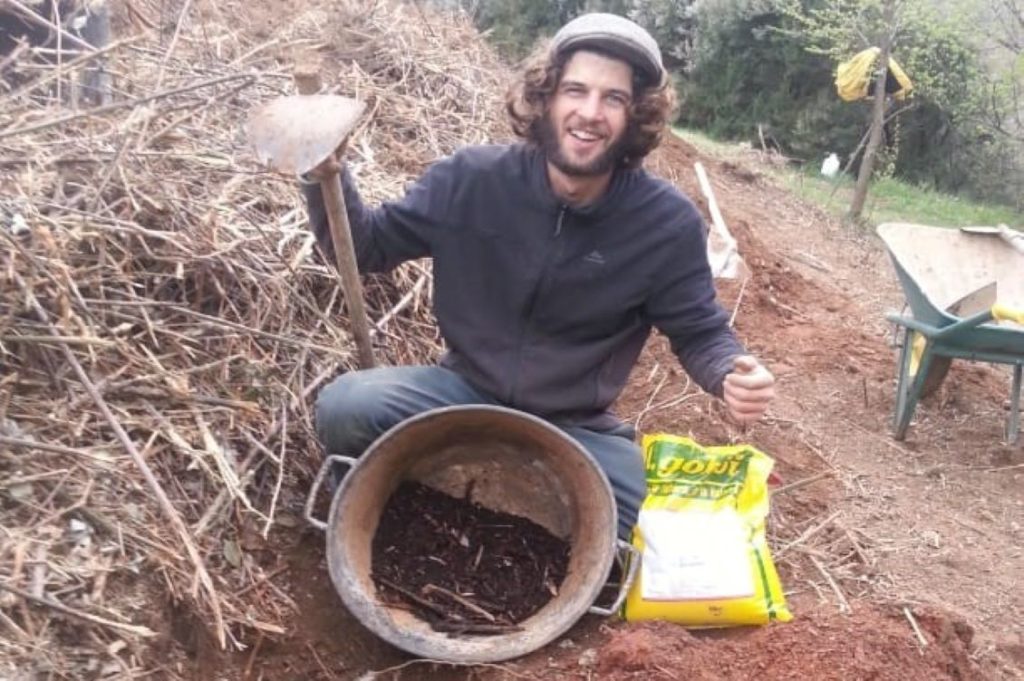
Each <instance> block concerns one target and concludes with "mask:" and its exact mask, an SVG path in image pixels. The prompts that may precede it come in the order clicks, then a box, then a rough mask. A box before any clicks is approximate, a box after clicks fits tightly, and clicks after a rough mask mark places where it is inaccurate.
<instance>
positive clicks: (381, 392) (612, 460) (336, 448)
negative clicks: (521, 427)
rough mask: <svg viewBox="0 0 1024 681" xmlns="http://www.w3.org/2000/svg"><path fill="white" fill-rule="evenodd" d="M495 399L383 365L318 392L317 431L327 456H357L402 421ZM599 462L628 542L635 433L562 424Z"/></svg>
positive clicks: (636, 466)
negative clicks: (418, 415) (438, 410)
mask: <svg viewBox="0 0 1024 681" xmlns="http://www.w3.org/2000/svg"><path fill="white" fill-rule="evenodd" d="M461 404H490V405H496V404H498V401H497V400H495V399H494V398H493V397H491V396H489V395H485V394H483V393H481V392H479V391H478V390H476V389H475V388H474V387H473V386H471V385H470V384H469V383H467V382H466V381H465V380H464V379H463V378H462V377H461V376H459V375H458V374H456V373H455V372H453V371H450V370H448V369H445V368H443V367H438V366H402V367H382V368H377V369H365V370H362V371H351V372H348V373H345V374H342V375H341V376H339V377H338V378H336V379H335V380H334V381H333V382H332V383H331V384H330V385H328V386H327V387H326V388H324V389H323V390H322V391H320V394H319V395H318V396H317V401H316V432H317V436H318V437H319V438H320V443H321V444H322V445H323V446H324V449H326V451H327V452H328V453H330V454H344V455H347V456H359V455H360V454H362V453H363V452H364V451H365V450H366V448H367V447H369V446H370V444H371V443H372V442H373V441H374V440H376V439H377V438H378V437H379V436H380V435H381V434H383V433H384V432H385V431H387V430H388V429H390V428H391V427H392V426H395V425H397V424H398V423H400V422H401V421H404V420H405V419H407V418H409V417H410V416H415V415H416V414H419V413H422V412H424V411H427V410H430V409H434V408H437V407H449V406H454V405H461ZM553 425H555V426H557V427H559V428H561V429H562V430H563V431H564V432H565V433H567V434H568V435H569V436H570V437H572V438H574V439H575V440H576V441H577V442H579V443H580V444H581V445H583V448H584V449H586V450H587V451H588V452H590V454H591V456H593V457H594V459H595V460H596V461H597V463H598V465H599V466H600V467H601V470H603V471H604V474H605V475H606V476H607V478H608V481H609V482H610V483H611V487H612V492H613V493H614V495H615V502H616V506H617V507H618V515H619V536H620V537H622V538H623V539H628V538H629V535H630V533H631V532H632V530H633V526H634V525H635V524H636V518H637V514H638V513H639V511H640V504H641V503H643V500H644V496H645V494H646V493H647V486H646V480H645V477H644V466H643V457H642V455H641V452H640V447H639V446H637V444H636V443H635V442H634V441H633V429H632V428H631V427H630V426H628V425H622V426H619V427H618V428H615V429H613V430H609V431H595V430H589V429H587V428H580V427H578V426H562V425H559V424H557V423H555V424H553Z"/></svg>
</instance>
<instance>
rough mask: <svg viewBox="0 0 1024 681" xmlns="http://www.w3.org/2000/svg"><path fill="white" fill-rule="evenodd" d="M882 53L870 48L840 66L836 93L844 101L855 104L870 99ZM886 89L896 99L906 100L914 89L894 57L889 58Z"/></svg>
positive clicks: (837, 73) (875, 48)
mask: <svg viewBox="0 0 1024 681" xmlns="http://www.w3.org/2000/svg"><path fill="white" fill-rule="evenodd" d="M881 52H882V50H881V49H879V48H877V47H869V48H868V49H866V50H864V51H863V52H858V53H857V54H855V55H854V56H853V57H851V58H850V59H848V60H847V61H844V62H843V63H842V64H840V65H839V68H838V69H837V70H836V92H838V93H839V96H840V97H841V98H842V99H843V100H844V101H847V102H854V101H856V100H858V99H865V98H866V97H868V93H869V91H870V90H871V83H872V80H873V77H874V74H873V73H872V72H873V70H874V66H875V62H877V61H878V56H879V55H880V54H881ZM885 89H886V92H887V93H888V94H891V95H892V96H893V97H895V98H896V99H905V98H906V96H907V95H908V94H910V91H911V90H913V89H914V84H913V83H912V82H911V81H910V78H909V77H908V76H907V74H906V73H904V71H903V69H902V68H900V65H899V64H897V63H896V60H895V59H893V58H892V57H889V73H888V74H886V88H885Z"/></svg>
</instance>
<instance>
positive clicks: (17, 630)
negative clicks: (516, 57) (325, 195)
mask: <svg viewBox="0 0 1024 681" xmlns="http://www.w3.org/2000/svg"><path fill="white" fill-rule="evenodd" d="M325 4H326V3H325ZM308 5H310V6H312V5H315V3H314V2H310V3H308ZM129 9H130V10H131V11H130V12H129V11H128V10H129ZM167 9H168V3H166V2H159V3H158V2H156V0H153V3H152V4H151V5H147V4H146V3H144V2H141V3H140V2H134V3H132V4H131V5H128V4H127V3H126V4H125V5H123V6H121V5H117V4H115V21H116V23H117V24H119V25H118V26H117V28H116V31H115V32H117V33H118V39H117V40H116V41H115V42H114V43H112V44H111V45H110V46H109V47H108V48H106V50H105V52H104V57H105V58H106V59H107V60H108V68H109V70H110V71H111V73H112V74H113V79H114V84H115V91H114V93H113V99H112V100H111V103H109V104H106V105H104V106H101V107H98V108H92V109H85V108H83V109H77V108H74V106H73V105H72V104H70V103H69V102H68V100H67V98H66V93H67V91H68V90H69V87H68V84H69V83H70V82H71V80H72V79H73V78H74V77H75V76H76V73H77V72H78V71H79V70H80V69H81V68H82V66H83V64H84V63H85V62H86V61H87V57H89V55H85V54H83V55H81V56H77V57H76V56H75V55H74V54H66V55H63V56H62V57H61V59H60V60H59V61H58V62H57V63H45V64H44V63H41V62H39V61H33V53H34V52H35V50H33V49H28V50H24V51H23V52H22V53H21V54H20V55H19V57H18V59H19V61H18V63H16V64H14V65H13V66H12V65H11V64H7V65H6V66H5V73H6V74H8V75H9V74H10V73H12V72H13V71H15V70H16V71H17V80H16V82H14V83H12V82H10V81H5V82H3V84H2V85H0V197H2V198H0V243H2V244H3V248H2V250H0V631H2V633H0V677H4V678H14V677H16V676H17V674H19V673H20V674H24V675H26V676H27V677H32V676H33V674H34V673H37V672H45V671H46V670H52V671H54V672H55V673H57V675H58V676H60V675H64V676H69V677H73V678H83V677H84V676H85V675H87V674H88V675H89V676H90V677H91V678H93V677H104V678H106V676H107V675H121V676H128V677H130V676H133V675H134V674H135V673H141V672H142V671H144V670H145V669H147V667H148V665H150V662H147V661H145V659H144V657H145V656H144V651H145V641H146V639H147V638H148V637H150V636H151V635H153V634H155V633H157V632H160V631H166V629H167V628H168V621H167V615H166V614H165V611H166V610H167V609H168V608H169V607H171V606H169V605H168V604H173V607H174V608H181V607H184V608H185V609H186V610H190V611H192V612H195V613H197V615H198V621H201V622H202V623H203V624H204V625H206V626H208V628H209V631H210V633H211V634H212V636H213V637H214V638H215V639H218V640H220V641H221V642H222V643H223V644H224V645H226V646H229V647H230V646H239V645H242V644H243V643H244V642H245V641H246V640H247V639H248V637H249V636H250V634H251V633H252V632H253V631H260V632H263V633H265V634H270V635H273V634H276V633H281V632H284V631H285V629H286V627H287V625H288V622H289V620H290V618H291V617H293V615H294V613H293V611H292V610H291V607H292V604H291V603H290V600H289V598H288V596H287V594H286V593H284V592H283V591H282V590H281V589H280V588H279V587H278V586H276V585H274V584H273V582H272V581H271V577H273V576H274V574H275V572H274V570H275V567H276V566H275V565H274V564H273V563H270V564H263V563H261V559H259V558H256V557H254V555H253V554H252V553H250V552H249V551H248V550H247V547H248V545H249V544H248V542H250V541H258V540H259V539H261V538H262V539H266V537H267V536H268V534H269V533H270V532H272V531H273V530H274V529H275V528H279V527H285V528H293V527H295V526H296V525H297V524H298V523H299V522H300V520H299V516H300V511H299V509H300V507H301V503H302V501H303V500H304V499H303V497H304V492H305V489H304V487H305V483H306V482H307V481H308V479H309V475H310V471H311V470H312V468H313V466H315V463H316V461H317V459H318V458H319V450H318V446H317V445H316V441H315V436H314V433H313V430H312V422H311V417H310V412H309V405H310V403H311V400H312V399H313V397H314V396H315V393H316V391H317V389H318V388H320V387H322V386H323V385H324V383H325V382H326V381H328V380H329V379H330V378H332V377H333V376H334V375H336V374H337V373H338V372H339V371H341V370H343V369H346V368H351V367H352V366H353V364H354V361H355V360H354V345H353V344H352V342H351V339H350V335H349V332H348V324H347V322H346V318H345V316H346V308H345V304H344V300H343V297H342V295H341V293H340V289H339V286H338V285H337V283H336V277H335V275H334V273H333V271H332V270H331V269H330V268H329V267H327V266H326V265H325V264H324V261H323V259H322V258H321V257H320V256H319V254H318V252H316V251H315V249H314V245H313V240H312V238H311V236H310V235H309V234H308V231H307V229H306V225H305V209H304V206H303V205H302V203H301V201H300V197H299V194H298V192H297V190H296V186H295V183H294V181H293V180H292V179H289V178H281V177H276V176H272V175H270V174H268V173H265V172H264V171H263V170H262V169H260V168H259V167H257V165H256V162H255V160H254V158H253V156H252V154H251V153H250V151H249V150H248V148H247V145H246V142H245V138H244V133H243V124H244V121H245V118H246V116H247V115H248V113H249V111H250V110H251V109H252V108H253V107H254V106H255V105H256V104H258V103H259V102H261V101H264V100H267V99H269V98H271V97H273V96H275V95H277V94H282V93H288V92H291V91H292V82H291V79H292V62H293V61H294V60H295V59H296V58H299V57H303V58H304V56H306V55H309V54H316V55H317V56H318V57H319V58H320V59H321V60H322V62H323V65H324V81H325V83H326V84H327V86H328V88H329V89H330V90H332V91H336V92H340V93H342V94H347V95H354V96H358V97H360V98H363V99H365V100H366V101H367V102H368V105H369V106H368V111H369V112H370V113H369V115H368V116H367V117H366V119H365V123H364V126H363V127H362V128H361V129H360V130H359V131H357V133H356V138H355V140H354V142H353V144H352V145H351V149H350V152H349V159H350V163H351V166H352V168H353V170H354V171H355V173H356V176H357V178H359V183H360V187H361V189H362V190H363V194H364V196H365V197H366V198H367V199H371V200H377V199H382V198H386V197H389V196H394V195H395V194H397V193H398V192H399V191H400V190H401V189H402V187H403V186H404V185H405V184H406V182H408V181H409V180H410V179H411V177H413V176H415V175H417V174H418V173H419V172H420V170H421V169H422V168H423V166H424V165H425V164H426V163H428V162H429V161H430V160H432V159H434V158H436V157H438V156H441V155H444V154H446V153H449V152H451V151H452V150H454V149H455V148H457V147H459V146H462V145H463V144H466V143H472V142H479V141H484V140H487V139H492V138H494V137H495V136H502V135H503V128H502V127H501V124H500V120H501V116H500V113H499V112H500V107H499V100H500V95H501V92H500V85H501V84H502V83H503V82H505V76H504V73H503V71H502V68H501V66H500V65H499V63H498V61H497V59H496V58H495V57H494V55H492V54H491V53H490V52H489V51H488V50H487V48H486V47H485V46H484V45H483V44H482V42H481V40H480V38H479V36H478V35H477V34H476V32H475V31H474V30H473V29H472V27H471V26H470V25H469V23H468V22H467V21H466V20H465V19H463V18H461V17H451V16H441V15H436V14H430V15H427V14H424V13H423V12H422V11H421V10H419V9H418V8H417V7H415V6H393V5H390V4H387V3H376V4H372V5H367V4H366V3H359V2H356V1H355V0H349V1H346V2H341V3H338V2H335V3H331V4H330V9H329V10H326V9H319V8H317V7H310V9H308V10H307V11H306V12H305V13H303V14H301V15H299V16H295V17H289V18H288V20H287V21H284V22H282V21H280V15H279V14H278V12H279V11H280V10H279V8H278V7H277V6H276V3H272V2H270V1H269V0H268V1H267V2H266V3H265V6H263V5H262V4H261V3H259V2H246V3H242V4H241V5H239V6H238V7H232V6H231V4H230V3H224V2H221V3H216V4H214V3H207V2H201V1H200V0H196V1H195V2H192V1H191V0H184V1H183V2H182V1H179V2H178V3H177V7H176V10H175V11H174V12H169V11H167ZM261 20H262V21H263V26H265V25H268V24H273V25H274V26H275V28H274V29H273V30H272V31H267V30H265V29H264V28H261V25H260V21H261ZM93 56H94V55H93ZM58 84H61V85H62V87H58ZM429 277H430V274H429V269H428V268H427V267H425V266H424V265H422V264H419V263H412V264H409V265H406V266H404V267H403V268H402V269H401V270H399V271H397V272H396V273H394V274H392V275H389V276H381V277H377V278H374V279H373V280H372V281H370V282H369V285H368V287H367V295H368V305H369V308H370V312H371V319H372V321H374V322H375V323H376V328H377V331H376V336H375V338H376V343H377V346H378V353H379V355H380V356H381V357H382V358H383V360H384V361H385V362H387V363H393V364H397V363H406V362H415V361H419V362H422V361H428V360H430V359H431V358H432V357H433V356H434V355H436V353H437V351H438V350H439V345H438V341H437V338H436V331H435V329H434V327H433V325H432V321H431V317H430V315H429V291H430V288H431V287H430V285H429Z"/></svg>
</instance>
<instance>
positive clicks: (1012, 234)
mask: <svg viewBox="0 0 1024 681" xmlns="http://www.w3.org/2000/svg"><path fill="white" fill-rule="evenodd" d="M960 231H961V232H966V233H967V234H992V235H997V236H999V238H1000V239H1002V240H1003V241H1005V242H1006V243H1008V244H1010V246H1012V247H1013V248H1014V249H1016V251H1017V252H1018V253H1020V254H1021V255H1024V234H1021V233H1020V232H1017V231H1014V230H1012V229H1010V228H1009V227H1007V226H1006V225H999V226H998V227H961V228H960Z"/></svg>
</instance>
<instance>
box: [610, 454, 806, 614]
mask: <svg viewBox="0 0 1024 681" xmlns="http://www.w3.org/2000/svg"><path fill="white" fill-rule="evenodd" d="M643 449H644V464H645V468H646V472H647V498H646V499H645V500H644V503H643V505H642V506H641V508H640V517H639V520H638V521H637V526H636V528H635V530H634V531H633V545H634V546H635V547H636V548H637V550H638V551H639V552H640V555H641V560H640V569H639V571H638V574H637V578H636V581H634V583H633V586H632V587H631V589H630V591H629V595H628V597H627V598H626V603H625V605H624V606H623V615H624V617H625V618H626V619H627V620H633V621H636V620H668V621H671V622H678V623H679V624H683V625H686V626H689V627H727V626H737V625H750V624H765V623H767V622H770V621H772V620H777V621H781V622H788V621H789V620H791V619H792V617H793V616H792V615H791V614H790V612H789V610H788V608H787V607H786V602H785V598H784V596H783V594H782V586H781V584H780V583H779V577H778V574H777V573H776V571H775V565H774V564H773V563H772V560H771V556H770V555H769V553H768V545H767V543H766V541H765V532H764V522H765V517H766V516H767V515H768V474H769V473H770V472H771V469H772V465H773V464H774V461H773V460H772V459H771V458H770V457H769V456H767V455H766V454H764V453H762V452H760V451H758V450H756V449H754V448H753V447H750V446H748V445H737V446H729V447H702V446H701V445H699V444H697V443H696V442H694V441H693V440H691V439H689V438H684V437H678V436H675V435H646V436H644V439H643Z"/></svg>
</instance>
